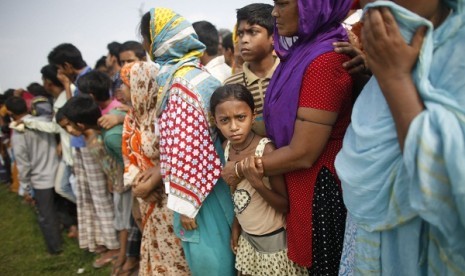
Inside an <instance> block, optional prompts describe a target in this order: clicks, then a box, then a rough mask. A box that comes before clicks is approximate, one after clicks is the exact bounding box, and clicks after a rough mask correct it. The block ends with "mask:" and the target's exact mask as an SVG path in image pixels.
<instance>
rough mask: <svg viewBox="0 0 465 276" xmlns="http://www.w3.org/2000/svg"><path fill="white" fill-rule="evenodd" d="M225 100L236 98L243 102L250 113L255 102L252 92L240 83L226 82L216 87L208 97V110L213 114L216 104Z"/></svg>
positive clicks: (253, 108) (253, 109) (253, 110)
mask: <svg viewBox="0 0 465 276" xmlns="http://www.w3.org/2000/svg"><path fill="white" fill-rule="evenodd" d="M227 100H238V101H242V102H245V103H246V104H247V105H248V106H249V107H250V109H251V110H252V113H253V112H255V102H254V100H253V96H252V93H250V91H249V90H248V89H247V88H246V87H245V86H244V85H242V84H239V83H234V84H226V85H224V86H220V87H218V88H217V89H216V90H215V92H213V94H212V96H211V98H210V111H211V113H212V114H213V116H215V109H216V106H217V105H219V104H220V103H223V102H225V101H227Z"/></svg>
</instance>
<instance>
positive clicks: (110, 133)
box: [102, 109, 126, 166]
mask: <svg viewBox="0 0 465 276" xmlns="http://www.w3.org/2000/svg"><path fill="white" fill-rule="evenodd" d="M108 114H114V115H123V116H124V115H126V112H124V111H121V110H116V109H112V110H110V112H109V113H108ZM102 138H103V144H104V145H105V149H106V151H107V152H108V153H109V154H110V156H111V157H112V158H114V159H115V160H116V162H118V164H119V165H121V166H124V162H123V152H122V139H123V124H118V125H116V126H114V127H112V128H110V129H108V130H105V129H102Z"/></svg>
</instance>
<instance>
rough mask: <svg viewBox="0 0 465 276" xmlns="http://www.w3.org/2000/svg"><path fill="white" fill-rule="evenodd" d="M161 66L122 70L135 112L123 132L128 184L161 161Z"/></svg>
mask: <svg viewBox="0 0 465 276" xmlns="http://www.w3.org/2000/svg"><path fill="white" fill-rule="evenodd" d="M157 74H158V67H157V65H156V64H154V63H153V62H133V63H129V64H126V65H125V66H124V67H123V68H122V70H121V77H122V79H123V81H124V83H125V84H126V85H127V86H128V87H129V88H130V91H131V103H132V109H131V110H130V111H129V113H128V115H127V118H126V119H127V121H126V122H125V129H124V132H123V154H124V156H125V157H126V158H127V160H128V161H129V162H127V164H126V168H125V185H130V184H132V181H133V178H134V177H135V176H136V175H137V173H139V171H140V170H145V169H147V168H150V167H152V166H154V165H155V163H156V162H158V160H159V151H158V139H157V137H156V131H155V120H156V116H155V114H156V108H155V106H156V102H157V92H158V85H157V83H156V80H155V79H156V77H157Z"/></svg>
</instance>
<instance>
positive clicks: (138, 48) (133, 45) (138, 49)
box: [118, 14, 150, 61]
mask: <svg viewBox="0 0 465 276" xmlns="http://www.w3.org/2000/svg"><path fill="white" fill-rule="evenodd" d="M149 15H150V14H149ZM149 38H150V35H149ZM126 51H131V52H134V54H135V55H136V57H137V58H138V59H140V60H143V59H144V58H145V57H146V53H145V49H144V47H143V46H142V44H140V43H139V42H137V41H132V40H130V41H126V42H124V43H123V44H121V47H120V49H119V52H120V53H122V52H126ZM118 61H119V55H118Z"/></svg>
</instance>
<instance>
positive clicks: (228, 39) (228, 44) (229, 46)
mask: <svg viewBox="0 0 465 276" xmlns="http://www.w3.org/2000/svg"><path fill="white" fill-rule="evenodd" d="M223 48H224V49H225V50H231V51H232V52H233V53H234V42H233V39H232V33H231V34H227V35H226V36H225V37H223Z"/></svg>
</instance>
